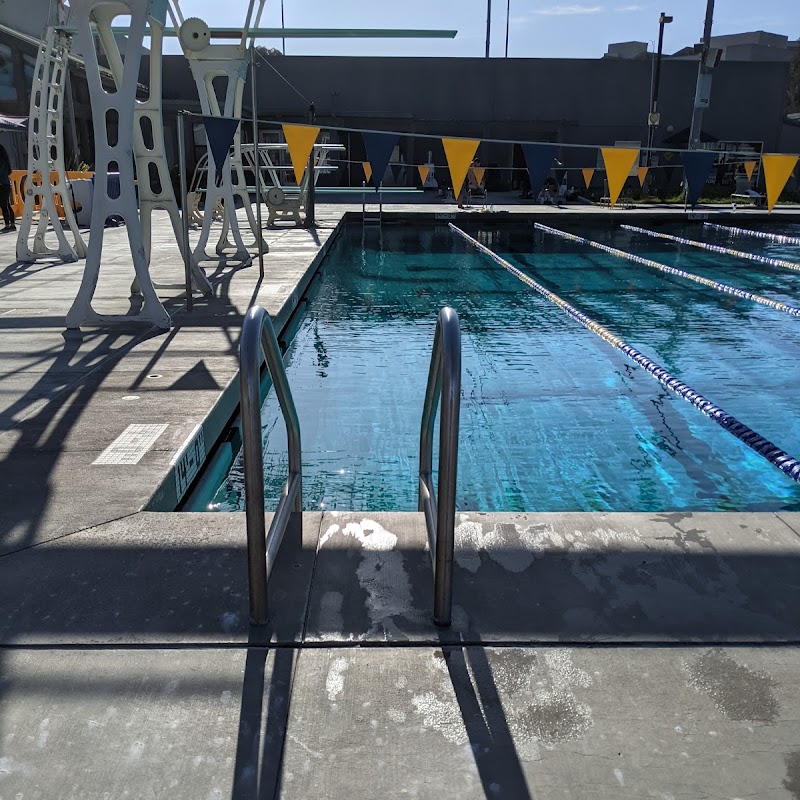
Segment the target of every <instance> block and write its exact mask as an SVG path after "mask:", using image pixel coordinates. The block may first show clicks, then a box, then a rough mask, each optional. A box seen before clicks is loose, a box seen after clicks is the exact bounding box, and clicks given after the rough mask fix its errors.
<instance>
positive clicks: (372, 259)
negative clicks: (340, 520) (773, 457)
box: [208, 223, 800, 511]
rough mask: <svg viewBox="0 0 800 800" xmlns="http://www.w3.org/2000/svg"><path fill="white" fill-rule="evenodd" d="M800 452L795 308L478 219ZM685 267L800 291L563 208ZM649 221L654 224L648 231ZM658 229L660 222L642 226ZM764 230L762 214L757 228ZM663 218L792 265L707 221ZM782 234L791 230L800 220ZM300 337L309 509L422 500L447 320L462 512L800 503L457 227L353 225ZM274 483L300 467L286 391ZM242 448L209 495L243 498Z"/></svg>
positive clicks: (272, 496) (291, 352) (275, 442)
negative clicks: (422, 446)
mask: <svg viewBox="0 0 800 800" xmlns="http://www.w3.org/2000/svg"><path fill="white" fill-rule="evenodd" d="M464 227H465V229H466V230H467V231H468V232H469V233H471V234H473V235H476V236H477V237H478V238H480V239H481V241H483V242H484V243H486V244H488V245H489V246H491V247H492V249H494V250H495V251H496V252H497V253H499V254H500V255H503V256H504V257H505V258H507V259H508V260H509V261H510V262H511V263H513V264H514V265H515V266H516V267H518V268H519V269H521V270H523V271H524V272H526V273H527V274H529V275H530V276H531V277H533V278H535V279H536V280H537V281H539V282H540V283H542V284H544V285H545V286H547V287H548V288H549V289H551V290H552V291H554V292H556V293H558V294H559V295H561V296H562V297H563V298H564V299H566V300H567V301H568V302H570V303H572V304H573V305H575V306H577V307H578V308H579V309H580V310H581V311H583V312H584V313H586V314H588V315H590V316H592V317H594V318H595V319H597V320H598V321H599V322H601V323H602V324H604V325H605V326H607V327H608V328H610V329H611V330H612V331H613V332H614V333H616V334H618V335H619V336H621V337H622V338H623V339H625V340H626V341H627V342H628V343H630V344H631V345H633V346H634V347H636V348H637V349H639V350H640V351H642V352H643V353H644V354H645V355H647V356H648V357H650V358H652V359H653V360H654V361H656V362H658V363H659V364H661V365H662V366H663V367H665V368H667V369H668V370H670V371H671V372H672V373H673V374H674V375H675V376H677V377H679V378H680V379H681V380H683V381H685V382H686V383H688V384H689V385H690V386H691V387H692V388H694V389H696V390H697V391H699V392H701V393H702V394H704V395H705V396H706V397H707V398H709V399H710V400H712V401H714V402H715V403H717V404H718V405H720V406H722V407H723V408H724V409H725V410H726V411H728V412H729V413H731V414H733V415H735V416H736V417H738V418H739V419H740V420H741V421H742V422H744V423H745V424H747V425H749V426H750V427H751V428H753V429H755V430H756V431H758V432H759V433H760V434H762V435H763V436H765V437H766V438H768V439H770V440H771V441H772V442H774V443H775V444H776V445H778V446H779V447H781V448H783V449H784V450H786V451H787V452H788V453H790V454H791V455H794V456H797V455H798V454H800V416H799V415H798V413H797V410H796V394H797V384H798V379H797V377H796V376H797V370H796V366H795V365H796V361H797V354H798V352H800V350H798V345H800V319H798V318H795V317H790V316H787V315H786V314H781V313H779V312H777V311H775V310H774V309H772V308H767V307H763V306H759V305H756V304H754V303H751V302H748V301H745V300H741V299H738V298H735V297H731V296H728V295H724V294H720V293H718V292H715V291H713V290H711V289H708V288H705V287H703V286H698V285H696V284H692V283H688V282H686V281H684V280H681V279H679V278H676V277H672V276H667V275H664V274H662V273H659V272H657V271H655V270H653V269H649V268H647V267H645V266H642V265H639V264H632V263H629V262H626V261H624V260H621V259H619V258H615V257H613V256H611V255H608V254H606V253H602V252H598V251H596V250H591V249H589V248H587V247H586V246H584V245H581V244H579V243H575V242H571V241H565V240H562V239H559V238H556V237H554V236H550V235H547V234H542V233H541V232H539V231H536V230H534V228H533V226H532V225H531V224H521V225H520V224H497V225H492V226H488V227H487V226H482V227H478V226H476V225H472V226H466V225H465V226H464ZM559 227H562V228H564V229H565V230H569V231H570V232H573V233H578V234H580V235H581V236H584V237H586V238H589V239H592V240H594V241H600V242H602V243H605V244H610V245H612V246H614V247H617V248H620V249H622V250H628V251H632V252H636V253H638V254H640V255H644V256H646V257H648V258H652V259H654V260H656V261H659V262H661V263H664V264H667V265H670V266H677V267H680V268H681V269H683V270H685V271H687V272H693V273H695V274H699V275H703V276H705V277H710V278H712V279H713V280H716V281H724V282H726V283H731V284H733V285H735V286H738V287H741V288H746V289H748V290H750V291H753V292H759V293H761V294H764V295H766V296H768V297H771V298H774V299H779V300H782V301H784V302H787V303H794V304H795V305H797V304H800V291H798V290H797V289H796V285H797V282H798V280H800V275H798V274H796V273H794V272H791V271H789V270H781V269H776V268H771V267H763V266H760V265H757V264H752V263H750V262H746V261H740V260H736V259H733V258H730V257H727V256H720V255H718V254H711V253H706V252H703V251H700V250H695V249H692V248H689V247H687V246H683V245H680V246H679V245H675V244H673V243H672V242H668V241H664V240H658V239H651V238H649V237H646V236H643V235H641V234H636V233H632V232H629V231H624V230H620V229H618V228H611V227H610V226H608V225H607V224H603V225H597V226H589V225H580V226H578V225H566V224H563V225H560V226H559ZM645 227H647V226H645ZM650 227H652V226H650ZM762 227H763V226H762ZM659 230H663V231H667V232H670V233H674V234H678V235H681V236H685V237H687V238H691V239H700V240H704V241H713V242H724V243H725V244H726V245H727V246H731V247H737V248H739V249H744V248H746V249H747V250H749V251H751V252H759V253H768V254H770V255H773V256H779V257H783V258H788V259H793V260H795V261H800V253H799V252H798V249H797V248H796V247H792V246H791V245H780V244H774V243H771V242H768V241H764V240H758V239H753V240H752V241H751V240H749V239H748V240H747V241H746V242H745V241H743V239H742V237H737V238H736V240H735V242H733V241H730V240H728V238H727V237H726V236H725V235H724V234H722V233H720V232H718V231H713V230H710V229H704V228H703V227H702V224H701V223H688V224H671V225H666V226H661V227H659ZM775 230H778V232H783V233H789V234H791V235H795V236H797V235H798V234H800V226H797V225H795V226H792V225H783V226H781V227H780V228H779V229H778V228H776V229H775ZM307 300H308V303H307V306H306V308H305V311H304V313H303V315H302V317H301V318H300V319H299V320H298V321H297V323H296V325H295V328H296V330H295V332H294V334H293V337H292V339H291V343H290V345H289V348H288V351H287V353H286V358H285V361H286V365H287V373H288V376H289V380H290V383H291V386H292V390H293V393H294V397H295V403H296V405H297V410H298V414H299V417H300V423H301V429H302V441H303V469H304V476H303V481H304V484H303V495H304V497H303V504H304V507H305V508H306V509H309V510H313V509H320V508H324V509H340V510H345V509H347V510H401V511H410V510H416V506H417V499H416V497H417V477H416V476H417V460H418V455H419V454H418V447H419V423H420V416H421V413H422V403H423V397H424V392H425V383H426V379H427V372H428V366H429V361H430V353H431V345H432V340H433V331H434V325H435V317H436V314H437V312H438V311H439V309H440V308H441V307H442V306H443V305H451V306H452V307H453V308H455V309H456V310H457V311H458V313H459V316H460V319H461V328H462V339H463V344H462V347H463V353H462V369H463V375H462V410H461V435H460V453H459V475H458V495H457V507H458V508H459V509H461V510H495V511H566V510H586V511H689V510H777V509H800V486H798V485H797V484H796V483H795V482H794V481H792V480H791V479H790V478H788V477H787V476H785V475H784V474H782V473H781V472H780V471H779V470H777V469H776V468H775V467H774V466H772V465H771V464H769V463H767V462H766V461H764V460H763V459H762V458H760V457H759V456H758V455H757V454H756V453H754V452H753V451H751V450H750V449H748V448H747V447H746V446H745V445H744V444H742V443H741V442H740V441H738V440H737V439H736V438H734V437H733V436H732V435H730V434H729V433H728V432H726V431H724V430H722V429H721V428H720V427H718V426H717V425H716V424H714V423H713V422H712V421H711V420H709V419H708V418H706V417H704V416H703V415H702V414H700V413H698V411H697V410H696V409H694V408H692V407H691V406H690V405H689V404H687V403H686V402H684V401H682V400H681V399H680V398H678V397H676V396H675V395H673V394H672V393H670V392H669V391H667V390H666V389H664V388H663V387H662V386H660V385H659V384H658V383H657V382H656V381H654V380H653V379H652V378H651V377H650V376H648V375H647V374H646V373H645V372H644V371H643V370H641V369H639V368H637V367H636V366H635V365H634V364H633V363H631V362H630V361H628V360H627V359H625V357H624V356H623V355H622V354H621V353H619V352H618V351H615V350H614V349H613V348H612V347H610V346H609V345H608V344H606V343H605V342H604V341H602V340H601V339H599V338H598V337H597V336H595V335H594V334H593V333H592V332H591V331H588V330H586V329H585V328H583V327H581V326H580V325H579V324H577V323H576V322H575V321H574V320H572V319H571V318H570V317H568V316H566V315H565V314H564V313H563V312H562V311H560V310H559V309H558V308H557V307H555V306H554V305H553V304H551V303H550V302H548V301H547V300H546V299H544V298H542V297H541V296H540V295H538V294H536V293H534V292H533V291H531V290H530V289H529V288H528V287H527V286H526V285H525V284H523V283H522V282H520V281H519V280H518V279H517V278H515V277H514V276H513V275H511V274H510V273H509V272H508V271H506V270H505V269H503V268H502V267H500V266H498V265H497V264H496V263H494V262H493V261H491V260H490V259H489V258H488V257H486V256H485V255H482V254H481V253H478V252H476V251H475V250H474V249H472V248H471V247H469V246H468V245H467V244H466V243H465V242H464V241H463V240H462V239H461V238H460V237H459V236H457V235H456V234H454V233H453V232H451V231H450V230H449V229H448V228H447V227H444V226H433V225H431V226H429V227H419V226H413V227H412V226H386V225H385V226H383V228H382V229H380V230H379V229H376V228H366V229H364V228H362V226H361V225H350V226H348V227H346V228H345V229H344V230H343V231H342V232H341V234H340V235H339V237H338V238H337V240H336V242H335V243H334V244H333V246H332V248H331V250H330V252H329V255H328V257H327V259H326V261H325V263H324V264H323V267H322V269H321V271H320V273H319V275H318V277H317V279H316V280H315V281H314V283H313V284H312V287H311V289H310V290H309V293H308V296H307ZM262 425H263V428H264V439H265V495H266V503H267V508H271V507H274V506H275V504H276V502H277V497H278V495H279V492H280V489H281V487H282V484H283V481H284V480H285V477H286V468H287V467H286V441H285V432H284V430H283V423H282V420H281V417H280V413H279V410H278V407H277V402H276V400H275V398H274V395H273V393H272V392H270V393H269V395H268V396H267V399H266V401H265V404H264V407H263V414H262ZM243 495H244V491H243V475H242V465H241V454H240V455H239V456H238V457H237V458H236V460H235V461H234V464H233V466H232V468H231V470H230V472H229V474H228V475H227V477H226V478H225V479H224V481H223V482H222V484H221V485H220V486H219V488H218V489H217V490H216V492H215V494H214V496H213V498H212V499H211V502H210V503H209V504H208V507H209V508H211V509H214V510H240V509H241V508H242V507H243Z"/></svg>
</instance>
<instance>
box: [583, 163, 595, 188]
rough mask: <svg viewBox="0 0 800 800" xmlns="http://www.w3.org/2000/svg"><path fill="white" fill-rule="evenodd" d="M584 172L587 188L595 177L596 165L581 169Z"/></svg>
mask: <svg viewBox="0 0 800 800" xmlns="http://www.w3.org/2000/svg"><path fill="white" fill-rule="evenodd" d="M581 173H582V174H583V182H584V184H585V185H586V188H587V189H588V188H589V184H590V183H591V182H592V178H593V177H594V167H584V168H583V169H582V170H581Z"/></svg>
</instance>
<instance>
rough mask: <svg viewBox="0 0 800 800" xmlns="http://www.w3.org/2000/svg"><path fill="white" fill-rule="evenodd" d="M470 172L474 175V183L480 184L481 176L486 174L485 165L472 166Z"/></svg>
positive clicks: (481, 181)
mask: <svg viewBox="0 0 800 800" xmlns="http://www.w3.org/2000/svg"><path fill="white" fill-rule="evenodd" d="M472 174H473V175H474V176H475V183H477V184H478V186H480V185H481V184H482V183H483V176H484V175H485V174H486V167H473V168H472Z"/></svg>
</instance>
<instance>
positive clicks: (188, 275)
mask: <svg viewBox="0 0 800 800" xmlns="http://www.w3.org/2000/svg"><path fill="white" fill-rule="evenodd" d="M185 115H186V112H185V111H179V112H178V171H179V173H180V179H181V235H182V241H183V247H182V248H181V249H182V250H183V269H184V278H185V281H186V308H187V309H188V310H189V311H190V312H191V311H192V301H193V298H192V263H191V258H192V254H191V252H190V251H189V200H188V197H187V191H186V140H185V137H186V128H185V124H184V118H185Z"/></svg>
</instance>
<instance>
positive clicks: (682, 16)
mask: <svg viewBox="0 0 800 800" xmlns="http://www.w3.org/2000/svg"><path fill="white" fill-rule="evenodd" d="M487 3H488V0H402V2H398V3H395V2H387V0H372V2H363V0H359V1H358V2H356V0H336V2H334V1H333V0H283V11H284V17H285V24H286V27H287V28H290V27H297V28H301V27H313V28H441V29H456V30H457V31H458V35H457V36H456V38H455V39H453V40H447V39H445V40H413V39H405V40H403V39H399V40H394V41H393V40H376V39H366V40H354V39H343V40H335V39H328V40H325V39H305V40H303V39H287V40H286V52H287V54H289V55H292V54H294V55H364V56H367V55H387V56H403V55H407V56H473V57H483V56H484V53H485V47H486V11H487ZM180 5H181V9H182V10H183V15H184V17H200V18H201V19H204V20H205V21H206V22H208V23H209V25H211V26H212V27H214V26H219V27H233V26H237V25H238V26H241V25H242V24H243V22H244V18H245V14H246V10H247V0H225V2H220V0H181V3H180ZM509 6H510V15H509V17H510V25H509V44H508V55H509V57H510V58H515V57H516V58H600V57H601V56H602V55H603V53H605V52H606V48H607V46H608V44H609V42H625V41H632V40H637V41H642V42H654V41H655V40H656V38H657V37H658V17H659V13H660V12H661V11H664V12H665V13H666V14H669V15H672V16H673V17H674V22H673V23H672V24H670V25H667V26H666V28H665V32H664V52H665V53H671V52H674V51H676V50H679V49H680V48H682V47H686V46H688V45H691V44H694V43H695V42H698V41H700V39H701V37H702V33H703V20H704V18H705V9H706V3H705V2H704V1H703V0H658V1H657V2H651V1H650V0H492V35H491V56H493V57H503V56H504V55H505V36H506V12H507V9H508V8H509ZM280 24H281V0H267V2H266V5H265V7H264V15H263V17H262V21H261V25H262V27H280ZM753 30H765V31H769V32H771V33H781V34H785V35H788V36H789V38H790V39H798V38H800V2H798V0H760V2H754V0H716V3H715V11H714V26H713V29H712V34H716V35H721V34H727V33H741V32H743V31H753ZM260 44H263V45H265V46H268V47H278V48H280V47H281V43H280V40H263V41H262V42H260ZM167 52H179V50H178V45H177V42H176V41H175V40H173V41H172V43H171V46H169V47H168V48H167Z"/></svg>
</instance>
